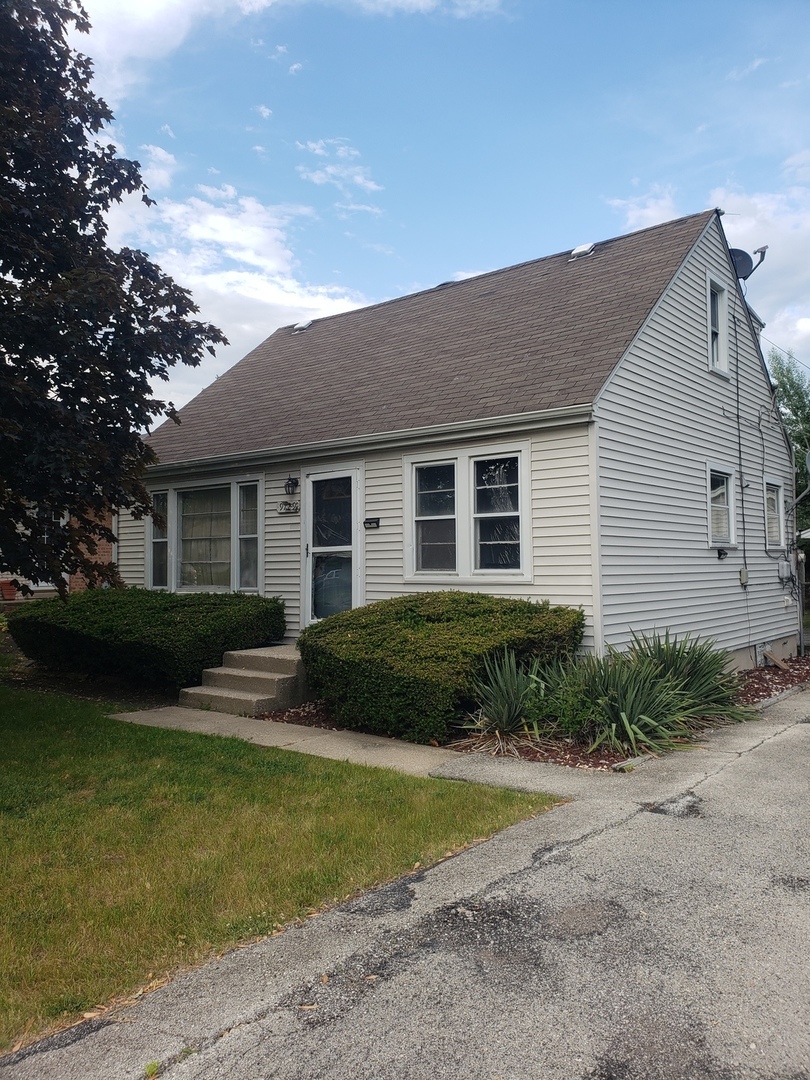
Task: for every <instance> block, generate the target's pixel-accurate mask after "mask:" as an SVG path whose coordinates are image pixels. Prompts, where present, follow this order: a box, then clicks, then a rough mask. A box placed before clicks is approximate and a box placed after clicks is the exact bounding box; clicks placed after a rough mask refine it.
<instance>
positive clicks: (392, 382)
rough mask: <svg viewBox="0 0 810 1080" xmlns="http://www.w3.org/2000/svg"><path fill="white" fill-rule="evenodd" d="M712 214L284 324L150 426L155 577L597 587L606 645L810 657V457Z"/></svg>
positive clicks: (382, 589) (356, 599)
mask: <svg viewBox="0 0 810 1080" xmlns="http://www.w3.org/2000/svg"><path fill="white" fill-rule="evenodd" d="M762 325H763V324H762V323H761V322H760V321H759V319H758V318H757V316H756V315H755V314H754V312H753V311H752V310H751V309H750V308H749V307H748V305H747V304H746V301H745V298H744V295H743V291H742V286H741V283H740V282H739V281H738V280H737V277H736V275H735V269H734V265H733V262H732V259H731V257H730V253H729V248H728V245H727V242H726V239H725V236H724V233H723V228H722V225H721V211H719V210H709V211H706V212H704V213H700V214H694V215H692V216H689V217H684V218H681V219H679V220H676V221H671V222H668V223H666V224H663V225H657V226H655V227H653V228H648V229H643V230H641V231H639V232H634V233H631V234H629V235H626V236H619V237H616V238H614V239H611V240H607V241H605V242H603V243H597V244H593V245H585V246H583V247H580V248H575V249H573V250H572V251H564V252H561V253H560V254H558V255H552V256H550V257H547V258H542V259H537V260H535V261H532V262H527V263H523V264H521V265H519V266H513V267H509V268H507V269H504V270H498V271H495V272H493V273H486V274H481V275H480V276H478V277H474V278H470V279H467V280H464V281H460V282H453V283H447V284H445V285H439V286H437V287H436V288H433V289H428V290H426V291H424V292H420V293H416V294H414V295H410V296H404V297H401V298H399V299H395V300H390V301H387V302H384V303H380V304H375V305H373V306H371V307H368V308H364V309H362V310H355V311H350V312H347V313H345V314H342V315H336V316H331V317H328V318H324V319H318V320H314V321H313V322H311V323H307V324H299V325H298V326H287V327H284V328H282V329H280V330H277V331H276V332H275V333H274V334H272V335H271V336H270V337H269V338H268V339H267V340H266V341H264V342H263V343H262V344H261V345H259V346H258V348H256V349H254V350H253V352H251V353H250V354H249V355H248V356H246V357H245V358H244V359H243V360H242V361H241V362H240V363H238V364H236V365H235V367H233V368H232V369H231V370H230V371H228V372H227V373H226V374H224V375H223V376H222V377H221V378H219V379H218V380H217V381H216V382H215V383H214V384H213V385H211V386H209V387H208V388H207V389H206V390H204V391H203V392H202V393H201V394H199V396H198V397H196V398H195V399H194V400H193V401H192V402H190V403H189V404H188V405H186V406H185V408H183V409H182V410H181V412H180V418H181V421H182V422H181V424H180V425H179V426H178V425H175V424H173V423H170V422H167V423H165V424H163V425H162V426H161V427H160V428H158V429H157V430H156V431H155V432H154V434H153V435H152V436H151V439H150V441H151V444H152V446H153V447H154V449H155V451H156V453H157V455H158V457H159V464H158V465H156V466H154V467H153V468H151V469H150V471H149V475H148V485H149V487H150V489H151V490H152V491H153V492H154V500H155V505H156V507H158V508H159V509H160V511H161V512H162V513H163V514H164V515H165V518H166V523H167V527H166V529H165V530H163V529H159V528H158V527H157V526H156V525H155V524H154V523H150V522H149V521H145V522H144V521H135V520H133V519H131V518H128V517H126V516H125V515H122V517H121V521H120V528H119V549H118V557H119V567H120V570H121V573H122V576H123V578H124V580H125V581H126V582H127V583H129V584H132V585H140V586H146V587H148V588H154V589H169V590H178V591H180V590H194V589H211V590H237V589H239V590H244V591H246V592H254V591H258V592H259V593H265V594H268V595H278V596H281V597H283V599H284V600H285V602H286V606H287V615H288V625H289V629H290V633H291V635H293V636H294V635H295V634H296V632H297V631H298V629H299V628H300V627H302V626H304V625H306V624H307V623H309V622H310V621H312V620H314V619H318V618H321V617H323V616H326V615H328V614H330V613H332V612H335V611H339V610H342V609H344V608H347V607H350V606H356V605H360V604H367V603H370V602H372V601H375V600H379V599H382V598H384V597H389V596H392V595H397V594H402V593H407V592H411V591H422V590H426V589H465V590H479V591H486V592H490V593H494V594H498V595H503V596H514V597H527V598H532V599H537V600H540V599H543V598H548V599H549V600H551V601H552V602H553V603H558V604H571V605H576V606H581V607H582V608H583V609H584V611H585V614H586V617H587V631H586V638H585V645H586V647H588V648H590V649H592V650H595V651H596V652H601V651H603V650H604V649H605V647H606V646H607V645H615V646H619V647H621V646H622V645H623V644H625V643H626V642H627V641H628V638H629V635H630V634H631V632H632V631H645V632H649V631H653V630H660V631H663V630H665V629H669V630H671V631H673V632H674V633H676V634H684V633H687V632H689V633H692V634H696V635H699V636H701V637H704V638H705V637H710V638H713V639H715V640H716V641H717V643H718V644H719V645H720V646H722V647H723V648H726V649H729V650H731V651H732V652H733V653H734V654H735V656H736V660H737V662H738V663H739V664H740V665H742V666H752V665H753V664H755V663H758V662H761V660H762V654H763V650H768V651H771V652H773V653H774V654H775V655H779V656H784V655H789V654H791V653H793V652H795V648H796V642H797V633H798V618H797V604H796V600H795V587H794V578H793V575H792V570H791V565H792V564H791V561H790V559H791V556H790V549H789V546H788V537H789V536H790V513H789V510H790V505H791V502H792V500H793V498H794V491H793V464H792V459H791V452H790V449H789V446H788V442H787V439H786V435H785V432H784V429H783V426H782V424H781V422H780V418H779V416H778V414H777V411H776V407H775V404H774V396H773V390H772V386H771V383H770V380H769V378H768V374H767V371H766V369H765V365H764V362H763V358H762V353H761V351H760V346H759V340H758V335H759V331H760V329H761V326H762Z"/></svg>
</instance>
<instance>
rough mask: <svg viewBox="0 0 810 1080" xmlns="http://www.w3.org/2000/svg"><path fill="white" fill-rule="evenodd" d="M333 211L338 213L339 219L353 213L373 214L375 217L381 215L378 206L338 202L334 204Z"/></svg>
mask: <svg viewBox="0 0 810 1080" xmlns="http://www.w3.org/2000/svg"><path fill="white" fill-rule="evenodd" d="M335 209H336V210H337V211H338V216H339V217H348V215H349V214H354V213H362V214H375V215H377V216H379V215H381V214H382V210H381V209H380V208H379V206H372V205H371V204H370V203H356V202H347V203H343V202H338V203H335Z"/></svg>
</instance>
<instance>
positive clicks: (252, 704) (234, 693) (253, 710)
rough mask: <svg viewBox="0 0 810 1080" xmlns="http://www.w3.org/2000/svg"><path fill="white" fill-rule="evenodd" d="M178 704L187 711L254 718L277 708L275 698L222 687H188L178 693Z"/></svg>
mask: <svg viewBox="0 0 810 1080" xmlns="http://www.w3.org/2000/svg"><path fill="white" fill-rule="evenodd" d="M179 703H180V704H181V705H183V706H185V708H187V709H213V711H214V712H221V713H231V714H232V715H233V716H255V715H256V714H257V713H263V712H273V711H274V710H275V709H277V708H278V705H277V704H276V699H275V697H261V696H260V695H259V694H253V693H251V692H250V691H249V690H232V689H228V688H226V687H224V686H190V687H187V688H186V689H185V690H181V691H180V700H179Z"/></svg>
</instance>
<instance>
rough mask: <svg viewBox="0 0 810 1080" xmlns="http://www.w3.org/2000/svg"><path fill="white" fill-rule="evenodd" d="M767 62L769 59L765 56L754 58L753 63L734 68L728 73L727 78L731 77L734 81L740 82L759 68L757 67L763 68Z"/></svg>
mask: <svg viewBox="0 0 810 1080" xmlns="http://www.w3.org/2000/svg"><path fill="white" fill-rule="evenodd" d="M767 62H768V61H767V60H766V59H765V58H764V57H762V56H758V57H757V58H756V60H752V61H751V63H750V64H748V65H747V66H746V67H744V68H734V69H733V70H732V71H730V72H729V73H728V75H727V76H726V78H727V79H731V81H732V82H739V81H740V80H741V79H745V78H747V77H748V76H749V75H752V74H753V73H754V72H755V71H756V70H757V68H761V67H762V65H763V64H767Z"/></svg>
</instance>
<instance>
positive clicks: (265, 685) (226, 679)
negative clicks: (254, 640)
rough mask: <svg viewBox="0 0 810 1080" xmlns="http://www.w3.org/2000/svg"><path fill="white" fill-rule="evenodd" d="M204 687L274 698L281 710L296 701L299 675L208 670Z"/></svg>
mask: <svg viewBox="0 0 810 1080" xmlns="http://www.w3.org/2000/svg"><path fill="white" fill-rule="evenodd" d="M202 681H203V686H219V687H222V688H223V689H225V690H247V691H251V692H253V693H256V694H261V696H262V697H274V698H277V699H278V701H279V703H280V704H279V707H280V708H286V706H287V704H288V703H289V704H297V702H295V701H294V699H295V696H296V691H297V690H298V676H297V675H276V674H275V673H274V672H269V671H254V670H252V669H251V668H236V667H225V666H223V667H218V668H208V670H207V671H204V672H203V675H202Z"/></svg>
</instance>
